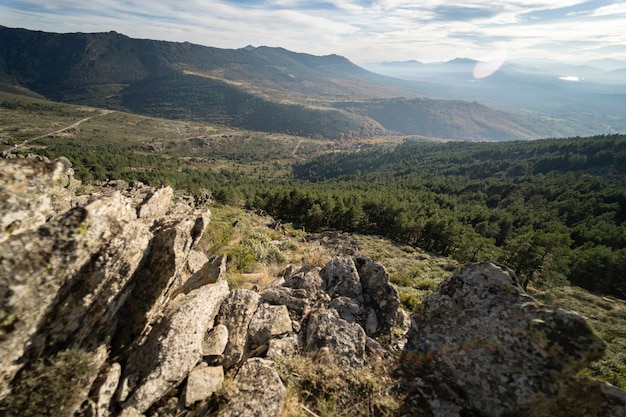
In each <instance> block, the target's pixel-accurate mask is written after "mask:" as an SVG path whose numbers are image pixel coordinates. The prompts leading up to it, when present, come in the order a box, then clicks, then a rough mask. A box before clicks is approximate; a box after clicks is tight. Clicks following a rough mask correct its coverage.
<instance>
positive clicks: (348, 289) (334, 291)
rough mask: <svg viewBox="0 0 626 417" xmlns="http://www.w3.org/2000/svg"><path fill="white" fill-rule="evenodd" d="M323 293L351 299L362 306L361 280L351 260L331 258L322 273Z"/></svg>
mask: <svg viewBox="0 0 626 417" xmlns="http://www.w3.org/2000/svg"><path fill="white" fill-rule="evenodd" d="M322 276H323V278H324V287H323V288H324V291H326V292H327V293H328V295H330V297H331V298H335V297H341V296H343V297H348V298H352V299H353V300H354V301H356V302H357V303H359V304H363V288H362V286H361V279H360V277H359V273H358V272H357V269H356V266H355V264H354V261H353V260H352V258H333V259H331V260H330V261H329V262H328V263H327V264H326V265H325V266H324V269H323V271H322Z"/></svg>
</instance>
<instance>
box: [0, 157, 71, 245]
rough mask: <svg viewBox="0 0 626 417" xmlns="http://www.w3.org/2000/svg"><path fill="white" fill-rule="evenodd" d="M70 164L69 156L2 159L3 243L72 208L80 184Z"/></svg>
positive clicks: (0, 236) (0, 224) (0, 238)
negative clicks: (49, 158)
mask: <svg viewBox="0 0 626 417" xmlns="http://www.w3.org/2000/svg"><path fill="white" fill-rule="evenodd" d="M71 166H72V164H71V163H70V161H68V160H67V159H66V158H59V159H57V160H55V161H52V162H50V161H49V160H48V159H47V158H43V157H39V158H36V159H35V158H10V159H5V158H0V242H2V241H5V240H6V239H8V238H9V237H10V236H12V235H16V234H20V233H24V232H26V231H29V230H36V229H37V228H39V226H41V225H43V224H44V223H45V222H46V221H47V220H48V219H49V218H50V217H51V216H52V215H54V214H58V213H62V212H64V211H66V210H69V209H70V207H71V206H72V201H73V199H74V197H75V196H74V191H75V190H76V188H78V185H79V184H80V182H79V181H77V180H75V179H74V171H73V170H72V168H71Z"/></svg>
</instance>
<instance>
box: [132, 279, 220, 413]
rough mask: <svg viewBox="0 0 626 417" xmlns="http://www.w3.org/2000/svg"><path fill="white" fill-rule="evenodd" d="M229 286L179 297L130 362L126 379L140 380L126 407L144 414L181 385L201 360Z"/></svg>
mask: <svg viewBox="0 0 626 417" xmlns="http://www.w3.org/2000/svg"><path fill="white" fill-rule="evenodd" d="M227 296H228V285H227V284H226V282H224V281H222V282H220V283H217V284H211V285H206V286H204V287H202V288H199V289H197V290H195V291H192V292H191V293H189V294H186V295H182V294H181V295H179V296H178V297H176V298H175V299H174V300H172V302H171V303H170V305H168V308H167V310H172V311H171V312H167V311H166V316H165V317H164V318H163V320H162V321H161V322H160V323H159V325H158V326H157V327H155V328H154V329H153V330H152V331H151V332H150V334H149V337H148V340H147V341H146V343H145V344H144V345H141V346H138V347H137V348H135V350H134V351H133V353H132V355H131V356H130V358H129V359H128V362H127V365H126V371H125V378H126V379H132V380H135V381H139V383H138V386H137V388H136V390H134V392H133V393H132V394H131V396H130V398H129V399H128V400H127V401H125V403H124V407H133V408H135V409H136V410H138V411H140V412H145V411H146V410H147V409H148V408H149V407H150V406H151V405H152V404H154V403H155V402H156V401H157V400H159V399H160V398H161V397H163V395H164V394H165V393H166V392H167V391H168V390H169V389H170V388H173V387H175V386H177V385H178V384H180V383H181V382H182V381H183V380H184V379H185V378H186V377H187V375H188V374H189V372H190V371H191V370H192V369H193V368H194V367H195V366H196V364H198V362H200V360H201V359H202V342H203V340H204V335H205V334H206V333H207V330H210V329H211V328H212V327H213V319H214V318H215V316H216V315H217V312H218V311H219V307H220V305H221V303H222V301H223V300H224V299H225V298H226V297H227Z"/></svg>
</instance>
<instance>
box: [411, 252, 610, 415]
mask: <svg viewBox="0 0 626 417" xmlns="http://www.w3.org/2000/svg"><path fill="white" fill-rule="evenodd" d="M412 318H413V320H414V327H412V328H411V330H410V332H409V342H408V345H407V348H408V349H409V350H412V351H413V352H415V358H416V361H417V363H416V364H415V365H419V366H421V367H423V368H424V372H425V373H428V374H429V375H430V376H429V378H430V379H431V385H432V387H433V389H434V391H435V393H436V394H437V393H438V395H439V397H447V398H450V396H451V393H454V395H456V396H457V398H456V404H461V405H462V410H461V411H462V412H461V415H463V413H478V414H480V415H483V416H502V415H531V414H528V413H530V410H540V409H542V408H546V407H547V406H548V405H549V404H551V403H552V402H553V401H555V400H556V399H557V398H558V397H559V391H560V389H561V387H562V386H563V383H564V381H568V380H570V379H572V378H573V377H574V375H575V374H576V373H577V372H578V371H580V370H581V369H583V368H584V367H585V366H586V364H588V363H589V362H590V361H592V360H595V359H598V358H599V357H601V355H602V352H603V350H604V342H603V341H602V340H601V339H600V338H598V337H597V336H596V335H595V334H594V333H593V331H592V330H591V329H590V328H589V326H588V325H587V323H586V322H585V320H584V319H583V318H582V317H581V316H579V315H578V314H575V313H572V312H568V311H565V310H553V309H551V308H548V307H546V306H543V305H541V304H539V303H537V302H536V301H535V300H534V299H533V298H531V297H529V296H528V295H526V294H525V293H524V291H523V290H522V288H521V287H520V286H519V284H518V282H517V280H516V277H515V274H514V273H513V272H512V271H510V270H508V269H507V268H505V267H501V266H498V265H495V264H492V263H480V264H470V265H466V266H464V267H463V268H461V269H460V270H459V271H458V272H457V273H455V274H454V275H453V276H452V277H450V278H449V279H447V280H446V281H444V282H443V283H442V284H440V286H439V287H438V288H437V289H436V290H435V292H434V293H433V294H431V295H430V296H428V297H427V298H426V299H425V300H424V301H423V303H422V304H421V305H420V306H419V308H418V309H417V311H416V312H415V313H414V315H413V317H412ZM435 397H437V395H435ZM452 402H455V401H452Z"/></svg>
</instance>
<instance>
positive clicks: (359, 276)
mask: <svg viewBox="0 0 626 417" xmlns="http://www.w3.org/2000/svg"><path fill="white" fill-rule="evenodd" d="M78 186H79V183H78V182H77V181H76V180H75V179H74V177H73V172H72V169H71V164H70V163H69V161H67V160H65V159H60V160H56V161H48V160H45V159H42V158H39V159H38V158H8V157H5V158H2V159H0V361H1V366H0V399H1V400H0V410H1V413H2V414H3V415H8V416H18V415H19V416H26V415H32V416H35V415H54V416H63V415H64V416H74V415H76V416H141V415H146V416H201V415H218V416H280V415H318V414H316V412H315V411H312V410H311V407H308V406H307V405H306V403H305V402H298V401H299V400H298V398H300V399H301V398H307V396H308V398H309V401H315V398H316V397H314V396H311V395H309V394H311V392H312V391H314V389H315V387H312V386H308V388H307V387H305V385H306V384H305V382H304V381H303V375H304V374H305V373H306V372H307V369H306V367H309V368H311V367H314V366H315V367H316V368H315V369H316V372H318V373H325V372H326V371H333V370H335V371H336V373H335V374H334V375H343V376H342V377H341V379H344V380H345V381H346V383H350V384H353V385H354V384H356V383H358V381H356V380H354V381H352V382H350V378H351V377H350V376H349V375H362V374H359V373H358V372H362V371H363V370H364V369H375V368H377V367H378V368H377V369H379V368H380V367H382V368H385V369H387V368H388V370H387V373H386V374H385V375H386V376H387V377H389V384H390V386H389V387H387V388H386V389H385V392H386V394H387V395H390V396H392V397H394V398H395V402H393V401H392V402H393V404H391V403H390V404H388V405H387V406H386V407H383V406H372V405H371V404H370V406H365V404H366V403H365V401H363V402H356V403H355V405H354V406H352V407H351V408H350V409H349V410H348V411H346V412H345V413H344V415H418V416H421V415H423V416H459V417H460V416H626V393H624V392H623V391H620V390H618V389H617V388H615V387H613V386H610V385H608V384H606V383H600V382H598V381H595V380H591V379H583V378H577V377H576V374H577V373H578V372H579V371H580V370H581V369H583V368H584V367H585V366H586V365H587V364H588V363H590V362H591V361H594V360H596V359H598V358H600V357H601V356H602V355H603V351H604V347H605V345H604V342H603V341H602V340H601V339H600V338H599V337H598V336H596V335H595V334H594V333H593V331H592V330H591V329H590V328H589V326H588V325H587V323H586V321H585V319H584V318H583V317H581V316H579V315H577V314H575V313H572V312H568V311H565V310H560V309H551V308H549V307H547V306H544V305H542V304H540V303H538V302H537V301H536V300H534V299H533V298H532V297H530V296H528V295H527V294H526V293H525V292H524V291H523V290H522V288H521V287H520V286H519V284H518V282H517V279H516V277H515V274H514V273H513V272H512V271H510V270H509V269H507V268H506V267H504V266H501V265H497V264H493V263H480V264H469V265H465V266H463V267H461V268H460V269H459V270H457V271H456V272H455V273H454V274H452V276H451V277H449V278H448V279H446V280H445V281H444V282H443V283H442V284H440V285H439V286H438V287H437V288H436V289H435V291H434V292H433V293H432V294H431V295H430V296H428V297H427V298H426V299H425V300H424V301H423V302H422V303H421V304H420V305H419V307H418V308H417V310H416V311H415V312H414V313H413V314H412V315H411V316H410V317H409V315H408V314H407V313H405V312H404V310H403V309H402V308H401V307H400V301H399V297H398V294H397V292H396V290H395V289H394V288H393V287H392V286H391V285H390V283H389V275H388V274H387V271H386V270H385V268H384V267H383V266H381V265H380V264H378V263H377V262H375V261H373V260H372V259H370V258H367V257H365V256H362V255H360V254H359V253H358V250H356V249H355V250H354V251H348V252H346V251H341V253H338V254H337V256H335V257H333V258H332V259H331V260H330V261H329V262H328V263H326V264H325V265H324V266H323V267H302V266H300V265H293V266H291V267H289V268H287V269H286V270H285V271H283V272H282V273H281V274H280V275H279V276H276V280H275V281H274V282H273V283H271V284H270V285H268V286H266V287H264V288H255V289H244V288H229V285H228V283H227V282H226V281H225V280H224V270H225V257H224V256H215V257H212V258H210V259H209V258H207V256H206V255H205V254H204V253H202V252H201V251H198V250H197V245H198V242H199V241H200V239H201V237H202V235H203V233H204V230H205V229H206V227H207V225H208V224H209V223H210V221H211V214H210V208H209V207H207V206H205V205H202V204H198V202H197V201H194V200H193V198H191V197H185V196H178V197H177V196H175V195H174V192H173V190H172V189H170V188H167V187H166V188H161V189H154V188H151V187H148V186H145V185H143V184H140V183H133V184H127V183H124V182H119V181H118V182H110V183H107V184H104V185H102V186H101V187H98V188H94V189H93V191H92V192H90V194H88V195H77V190H78ZM298 361H300V362H298ZM307 361H309V362H307ZM324 361H327V362H326V363H324ZM298 363H300V364H308V365H305V366H304V367H301V368H300V370H298V368H297V364H298ZM333 368H335V369H333ZM350 370H353V371H354V372H352V371H350ZM328 375H330V373H329V374H328ZM372 375H374V378H376V377H380V378H382V376H381V374H372ZM294 382H298V383H297V384H294ZM309 382H310V381H309ZM372 384H374V383H373V382H372ZM294 387H296V388H298V387H299V388H300V389H301V390H302V392H295V393H294V392H292V391H293V389H294ZM339 387H340V388H338V389H337V391H341V390H349V389H350V387H349V386H345V387H341V385H339ZM353 396H355V397H357V398H358V393H356V394H353ZM365 396H366V392H365V391H364V392H363V397H364V398H365ZM294 398H296V399H295V400H294ZM294 403H295V404H298V405H297V406H295V408H294V406H293V404H294ZM326 415H332V414H330V413H329V414H326Z"/></svg>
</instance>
